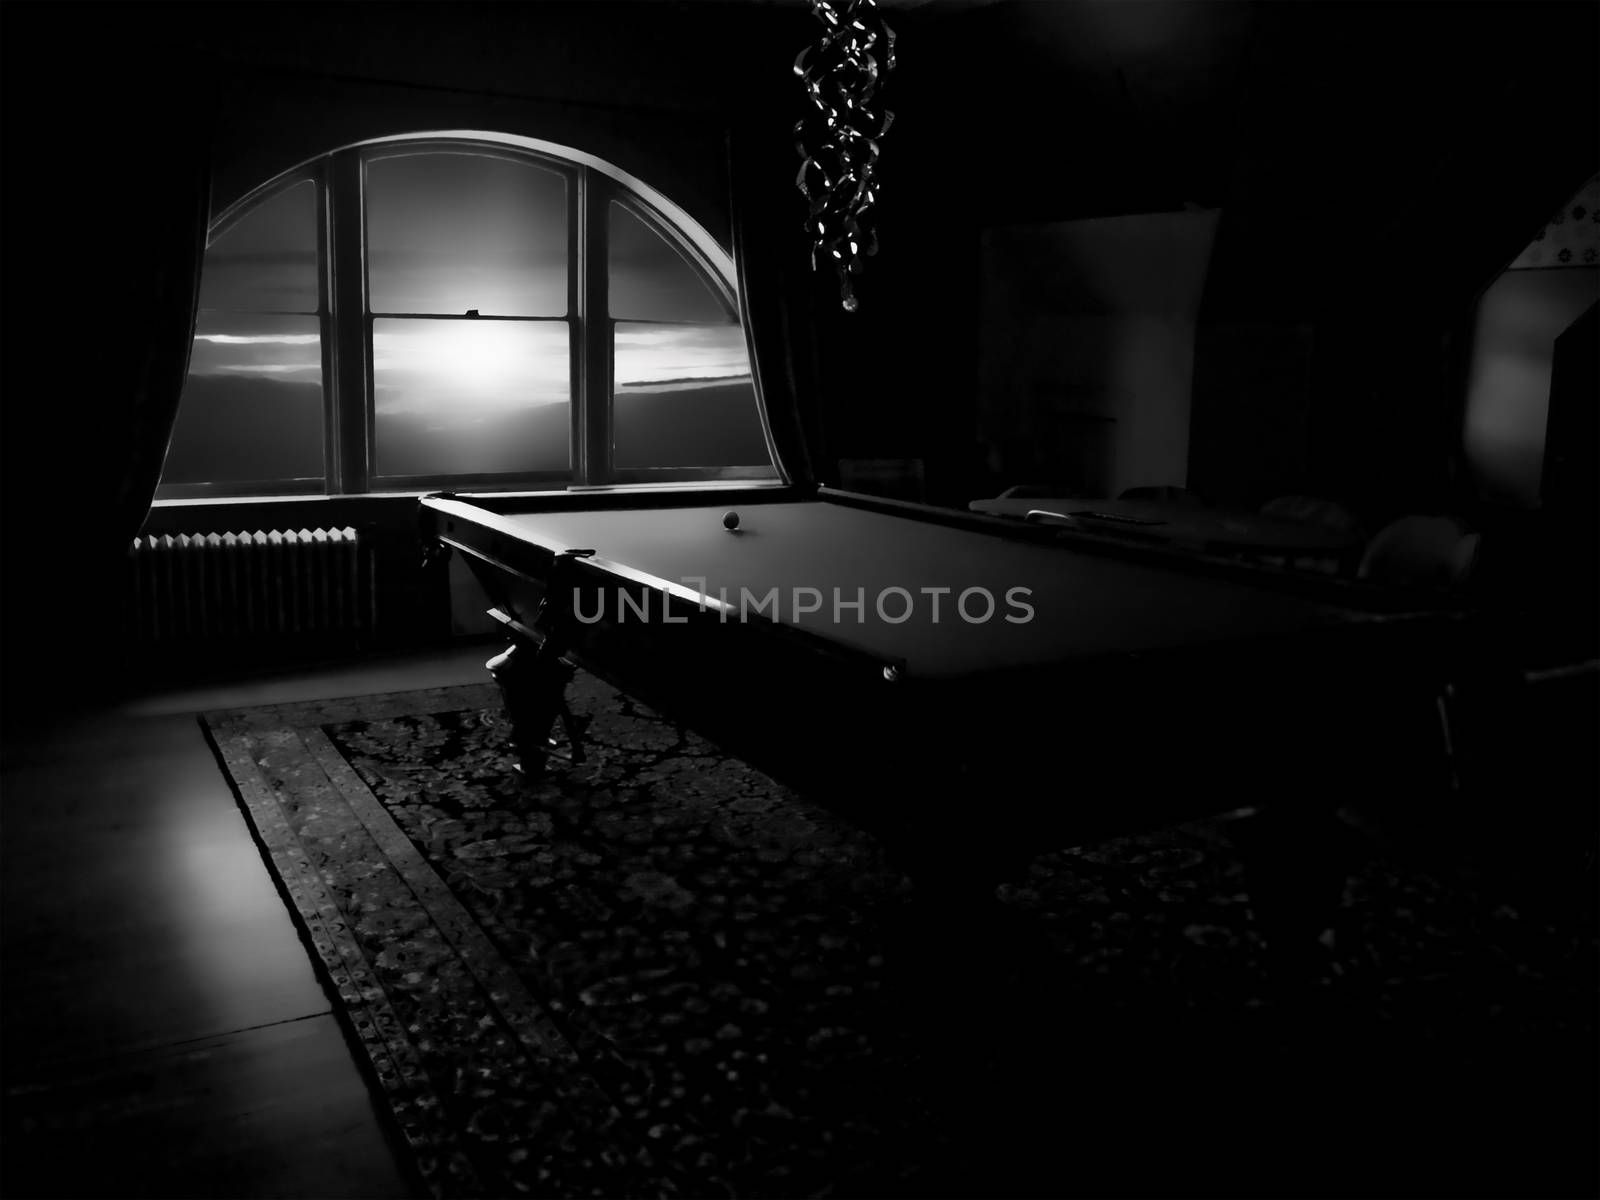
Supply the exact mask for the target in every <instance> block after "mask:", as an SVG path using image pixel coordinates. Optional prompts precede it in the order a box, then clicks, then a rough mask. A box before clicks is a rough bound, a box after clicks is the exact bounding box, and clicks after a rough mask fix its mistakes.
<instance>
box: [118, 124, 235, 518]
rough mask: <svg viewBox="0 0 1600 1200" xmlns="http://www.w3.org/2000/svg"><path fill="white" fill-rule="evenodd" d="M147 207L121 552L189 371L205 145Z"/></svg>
mask: <svg viewBox="0 0 1600 1200" xmlns="http://www.w3.org/2000/svg"><path fill="white" fill-rule="evenodd" d="M147 207H148V208H149V209H150V210H151V211H149V212H148V221H149V224H148V227H147V232H148V237H147V239H146V240H145V241H144V242H143V243H142V246H141V256H140V257H141V259H142V261H141V262H140V263H139V264H138V266H137V267H135V269H134V273H132V278H131V279H130V282H129V286H130V289H132V288H137V292H135V293H134V294H133V295H130V297H129V299H130V301H131V307H132V308H133V311H135V312H137V313H138V315H139V320H138V321H137V323H136V324H135V325H134V326H133V327H131V328H130V329H129V330H128V333H127V338H128V342H129V345H130V350H131V354H130V359H129V361H128V362H127V363H126V364H125V365H124V369H125V371H126V378H125V381H119V382H118V384H117V385H116V386H117V388H118V390H119V392H120V393H121V394H123V395H125V396H126V404H125V406H124V408H123V411H122V412H121V413H120V414H119V415H120V417H121V420H122V421H123V422H125V424H126V430H127V440H126V443H125V445H126V446H127V455H128V456H127V461H126V463H125V464H124V466H123V469H122V472H121V478H120V480H119V481H118V484H119V486H118V487H117V492H116V496H115V499H114V501H113V513H114V515H115V523H114V524H108V529H107V533H108V536H110V537H111V539H112V544H113V545H114V546H115V547H117V548H119V549H122V550H126V548H127V546H128V545H129V543H131V542H132V540H133V539H134V538H135V537H136V536H137V535H138V533H139V528H140V526H142V525H143V524H144V520H145V517H146V516H147V515H148V514H149V512H150V501H151V498H152V497H154V495H155V491H156V484H157V483H159V482H160V480H161V466H162V463H163V462H164V461H165V460H166V456H167V446H168V444H169V443H170V442H171V440H172V427H173V424H174V423H175V422H176V420H177V417H178V399H179V397H180V396H181V395H182V394H183V382H184V379H185V378H186V377H187V376H188V374H189V352H190V350H191V348H192V347H193V346H194V330H195V315H196V308H197V305H198V303H199V298H200V266H201V263H202V261H203V259H204V257H205V249H206V227H207V223H208V222H209V220H210V215H211V156H210V153H209V148H208V147H207V146H206V145H205V143H204V142H196V143H195V144H193V145H191V146H188V147H184V148H179V149H178V150H177V151H176V154H175V161H174V162H173V164H172V174H171V176H170V178H169V179H168V180H166V181H163V182H162V186H160V187H159V188H158V189H157V193H156V195H155V196H154V197H152V199H151V202H150V203H149V204H148V206H147ZM141 301H142V303H141Z"/></svg>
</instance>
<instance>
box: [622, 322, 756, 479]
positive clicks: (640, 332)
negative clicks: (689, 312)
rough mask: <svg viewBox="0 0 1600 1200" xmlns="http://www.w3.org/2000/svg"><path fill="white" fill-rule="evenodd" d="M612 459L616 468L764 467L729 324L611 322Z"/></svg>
mask: <svg viewBox="0 0 1600 1200" xmlns="http://www.w3.org/2000/svg"><path fill="white" fill-rule="evenodd" d="M615 336H616V341H615V344H614V348H613V351H612V353H613V358H612V377H613V379H614V380H615V387H614V390H613V392H612V413H613V416H612V421H613V439H614V440H613V455H614V458H615V461H616V465H617V466H619V467H750V466H767V465H769V464H770V463H771V461H772V460H771V458H770V456H769V455H768V454H767V442H766V438H765V437H764V436H763V434H762V431H761V417H760V414H759V413H758V412H757V410H756V393H755V387H754V386H753V384H752V382H751V379H750V360H749V357H748V355H747V354H746V351H745V345H744V333H743V331H742V330H741V329H740V328H739V327H738V326H737V325H699V326H695V325H645V324H634V323H632V322H626V323H624V322H619V323H618V324H617V326H616V335H615Z"/></svg>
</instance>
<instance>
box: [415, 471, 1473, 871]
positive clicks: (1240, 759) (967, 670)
mask: <svg viewBox="0 0 1600 1200" xmlns="http://www.w3.org/2000/svg"><path fill="white" fill-rule="evenodd" d="M730 513H736V514H737V526H736V527H735V528H731V529H730V528H728V527H727V526H728V525H729V524H732V523H733V518H732V517H729V515H728V514H730ZM725 518H727V520H725ZM421 525H422V533H423V536H424V539H425V544H428V545H433V546H436V547H438V548H442V549H443V551H444V552H445V553H448V552H451V551H453V552H456V553H458V554H460V555H461V556H463V557H464V559H465V560H466V562H467V564H468V565H469V566H470V568H471V570H472V571H473V573H474V574H475V575H476V577H477V578H478V579H479V580H480V581H481V583H482V584H483V587H484V588H485V590H486V592H487V594H488V596H489V597H490V599H491V601H492V603H493V605H494V607H493V609H492V610H491V615H492V616H494V617H495V618H496V620H498V621H499V622H500V624H501V625H502V626H503V628H504V630H505V632H506V634H507V637H508V640H509V642H510V649H509V650H508V651H507V652H506V653H504V654H501V655H498V656H497V657H495V658H494V659H493V660H491V662H490V664H489V667H490V670H491V672H492V673H493V675H494V677H495V679H496V680H497V681H498V682H499V684H500V685H501V688H502V690H503V693H504V695H505V700H506V704H507V708H508V711H509V713H510V714H511V717H512V721H513V728H514V737H515V742H516V749H517V751H518V754H519V756H520V759H521V763H522V769H523V770H525V771H527V772H531V773H537V772H540V771H543V770H546V769H549V764H550V761H551V759H552V757H553V756H554V757H559V756H561V755H563V754H571V753H573V752H574V751H575V752H576V753H578V754H581V753H582V731H581V727H580V726H579V725H578V724H577V723H576V722H575V721H574V720H572V719H571V714H570V713H569V712H567V711H566V709H565V703H564V700H563V692H564V688H565V685H566V683H567V681H568V680H569V679H570V677H571V675H572V673H573V670H574V669H575V668H579V667H581V668H582V669H585V670H588V671H590V672H592V673H593V674H595V675H597V676H599V677H600V678H602V679H604V680H606V681H607V682H609V683H611V684H613V685H614V686H616V687H618V688H619V689H620V690H622V691H624V692H627V693H629V694H630V695H632V696H634V697H635V698H636V699H638V700H640V701H642V702H643V703H645V704H647V705H649V706H651V707H652V708H655V709H656V710H657V711H659V712H661V713H662V714H663V715H665V716H668V717H670V718H673V719H675V720H677V721H680V722H681V723H683V724H685V725H686V726H688V727H689V728H691V729H694V730H695V731H697V732H699V733H701V734H702V735H704V736H706V737H707V738H709V739H710V740H711V741H713V742H715V743H717V744H719V745H720V746H721V747H722V748H723V749H725V750H726V751H728V752H729V753H731V754H734V755H737V756H739V757H741V758H743V759H745V760H746V761H748V762H750V763H751V764H752V765H754V766H756V767H758V768H760V769H763V770H765V771H766V772H768V773H769V774H770V775H772V776H773V777H774V778H776V779H777V780H779V781H780V782H783V783H785V784H788V785H791V786H793V787H795V788H796V789H798V790H800V791H802V792H805V793H808V794H810V795H811V796H813V797H816V798H817V799H819V800H821V801H822V802H823V803H824V804H826V805H829V806H831V807H834V808H835V809H838V810H841V811H842V812H843V814H844V815H846V816H848V817H849V818H851V819H853V820H856V821H858V822H859V823H861V824H862V825H864V826H865V827H867V828H868V829H870V830H872V831H873V832H875V833H877V834H879V835H880V836H881V837H882V838H883V839H884V842H885V845H886V846H888V847H889V848H890V849H891V850H892V851H893V852H895V853H898V854H900V855H901V857H902V860H903V862H904V863H905V864H906V866H907V868H908V870H910V871H911V872H912V874H913V877H914V878H915V879H917V880H918V882H919V883H920V884H922V885H923V886H924V887H926V888H927V889H928V890H930V891H936V890H941V889H949V888H955V889H956V890H961V889H971V888H975V887H981V886H984V885H987V884H988V883H989V882H990V881H993V880H994V879H997V878H1000V877H1002V876H1003V874H1004V873H1005V872H1006V871H1007V870H1010V869H1012V868H1013V867H1014V866H1015V865H1016V864H1017V862H1018V861H1019V859H1021V858H1022V857H1024V856H1026V855H1028V854H1031V853H1036V852H1039V851H1042V850H1045V849H1050V848H1062V847H1066V846H1072V845H1081V844H1083V843H1085V842H1086V841H1089V840H1092V839H1095V838H1099V837H1104V836H1111V835H1115V834H1119V833H1131V832H1136V831H1140V830H1144V829H1148V828H1152V827H1156V826H1159V825H1162V824H1166V823H1171V822H1174V821H1177V820H1181V819H1185V818H1188V817H1195V816H1201V815H1208V814H1214V813H1218V812H1222V811H1232V810H1237V809H1244V808H1250V807H1256V808H1259V809H1261V811H1262V812H1264V813H1266V814H1271V815H1273V817H1274V819H1275V820H1276V821H1277V822H1278V825H1277V827H1276V832H1275V833H1274V835H1273V836H1274V837H1276V838H1277V839H1278V843H1277V844H1278V846H1279V848H1280V850H1281V851H1282V854H1280V855H1279V860H1280V861H1279V863H1278V867H1279V874H1280V875H1282V874H1283V873H1284V869H1285V867H1284V864H1286V863H1288V862H1290V861H1291V860H1295V859H1298V858H1300V857H1303V855H1304V854H1305V853H1306V852H1307V851H1311V850H1314V849H1315V847H1316V845H1317V844H1318V842H1319V840H1320V839H1321V838H1322V836H1323V832H1322V830H1323V827H1322V826H1320V825H1319V824H1318V822H1320V821H1324V820H1326V819H1327V817H1328V814H1329V813H1331V812H1332V811H1333V810H1334V809H1335V808H1336V807H1337V806H1338V804H1339V802H1340V799H1341V797H1343V796H1347V795H1348V794H1349V792H1348V789H1351V788H1367V787H1368V785H1369V783H1370V781H1371V779H1373V778H1375V777H1376V778H1381V777H1382V776H1381V767H1382V764H1380V763H1374V762H1373V761H1372V758H1373V756H1374V755H1377V754H1378V753H1379V751H1378V750H1377V746H1378V745H1379V744H1393V742H1394V737H1393V734H1394V732H1395V731H1394V730H1393V728H1392V727H1387V726H1382V725H1381V724H1380V723H1381V722H1386V721H1391V719H1392V715H1393V714H1394V713H1395V712H1411V713H1414V714H1415V715H1416V724H1415V727H1414V728H1412V729H1409V730H1407V731H1405V736H1406V737H1407V738H1411V739H1415V740H1416V742H1417V744H1423V743H1426V742H1427V740H1428V739H1430V738H1433V737H1436V736H1437V734H1438V730H1437V727H1436V726H1433V725H1431V724H1430V721H1431V720H1432V718H1433V714H1434V710H1433V707H1432V703H1431V700H1432V696H1433V695H1434V694H1435V692H1436V689H1437V687H1438V686H1439V684H1440V681H1441V680H1442V679H1443V678H1445V677H1446V675H1447V673H1448V670H1449V666H1450V663H1451V661H1452V659H1453V656H1454V655H1455V654H1456V653H1457V652H1458V651H1459V649H1460V646H1461V639H1462V638H1463V636H1464V629H1465V628H1466V624H1467V623H1466V622H1465V620H1464V618H1463V614H1462V613H1461V612H1459V611H1457V610H1455V609H1454V608H1452V607H1450V606H1449V605H1446V604H1443V603H1440V602H1438V601H1436V600H1435V599H1433V598H1419V597H1417V596H1409V595H1398V594H1396V593H1392V592H1388V591H1384V590H1381V589H1377V588H1374V587H1371V586H1369V585H1366V584H1363V583H1359V582H1356V581H1351V580H1340V579H1332V578H1321V577H1314V576H1306V575H1303V574H1299V573H1295V572H1290V571H1275V570H1271V569H1264V568H1260V567H1249V566H1243V565H1241V564H1239V563H1237V562H1234V561H1231V560H1226V559H1213V558H1207V557H1204V556H1201V555H1195V554H1185V553H1176V552H1173V551H1171V550H1167V549H1162V548H1158V547H1144V546H1139V545H1135V544H1126V545H1124V544H1120V543H1112V542H1108V541H1107V540H1106V539H1103V538H1096V537H1084V536H1080V535H1076V534H1075V533H1074V532H1073V531H1072V530H1071V529H1065V528H1060V527H1050V526H1033V525H1022V524H1018V523H1016V522H1013V521H1007V520H1005V519H1003V518H996V517H987V516H983V515H976V514H971V513H962V512H956V511H954V510H946V509H938V508H932V507H929V506H925V505H919V504H910V503H907V502H902V501H891V500H885V499H878V498H872V497H867V496H861V495H855V494H851V493H846V492H840V491H834V490H829V489H825V488H824V489H816V490H813V491H810V492H802V491H799V490H796V489H789V488H768V489H743V490H728V491H725V492H715V491H712V492H679V493H651V494H648V495H642V494H638V493H591V494H567V495H560V496H551V495H544V496H503V495H501V496H496V495H490V494H479V495H472V496H466V495H454V494H447V493H441V494H437V495H433V496H429V497H426V498H424V499H423V500H422V501H421ZM1402 699H1404V700H1406V701H1407V703H1406V704H1397V701H1398V700H1402ZM1380 713H1381V714H1384V715H1383V716H1382V717H1380V716H1379V715H1378V714H1380ZM563 725H564V726H565V736H564V737H555V736H553V734H556V733H558V732H559V731H560V730H561V728H562V726H563ZM1374 771H1378V772H1379V774H1378V775H1376V776H1374V775H1373V774H1372V773H1373V772H1374ZM1303 867H1304V863H1302V862H1298V861H1296V862H1295V864H1294V867H1293V870H1292V871H1290V872H1289V874H1291V875H1293V876H1294V877H1295V878H1309V877H1310V875H1312V874H1314V873H1313V872H1309V871H1306V870H1304V869H1303ZM990 890H991V891H992V887H991V888H990Z"/></svg>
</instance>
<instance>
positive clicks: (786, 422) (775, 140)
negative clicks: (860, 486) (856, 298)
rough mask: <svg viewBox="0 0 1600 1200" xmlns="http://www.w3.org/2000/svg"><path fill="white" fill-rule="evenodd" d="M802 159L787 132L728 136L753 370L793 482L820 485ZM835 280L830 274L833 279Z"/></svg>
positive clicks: (736, 247)
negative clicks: (799, 178)
mask: <svg viewBox="0 0 1600 1200" xmlns="http://www.w3.org/2000/svg"><path fill="white" fill-rule="evenodd" d="M797 167H798V160H797V159H796V158H795V156H794V148H793V146H792V145H791V144H790V142H789V140H788V139H787V138H786V136H785V131H784V130H783V129H781V128H772V127H769V126H761V127H759V128H742V129H739V130H736V131H735V132H733V133H732V134H731V135H730V138H729V176H730V179H731V184H732V208H733V255H734V261H735V263H736V265H737V267H738V272H739V293H740V297H741V303H742V305H743V307H744V312H743V317H744V322H745V329H746V331H747V335H748V338H749V341H750V346H751V351H752V353H751V359H752V366H753V369H754V370H755V371H756V372H757V378H758V379H759V380H760V384H761V397H762V402H763V404H764V405H765V406H766V412H767V421H768V425H769V428H770V429H771V431H772V438H773V442H774V448H775V449H776V451H777V454H778V459H779V461H780V462H781V463H782V464H783V468H784V470H785V471H786V472H787V474H788V476H789V478H790V481H791V482H793V483H795V484H798V485H801V486H809V485H810V484H812V483H814V482H816V479H817V472H816V469H815V466H814V464H816V463H818V462H820V461H823V458H822V455H821V450H822V431H821V428H820V423H819V409H818V405H817V395H818V387H819V376H820V369H819V365H818V359H817V341H816V324H817V320H816V308H815V305H816V296H817V288H816V280H815V277H814V273H813V272H812V270H811V259H810V251H809V247H808V244H807V242H806V237H805V231H804V228H803V225H802V222H803V220H804V218H805V198H804V197H803V196H801V194H800V192H799V190H798V189H797V188H796V187H795V186H794V176H795V171H796V169H797ZM830 279H831V276H830Z"/></svg>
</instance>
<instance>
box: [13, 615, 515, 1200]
mask: <svg viewBox="0 0 1600 1200" xmlns="http://www.w3.org/2000/svg"><path fill="white" fill-rule="evenodd" d="M485 657H486V655H485V652H484V648H483V647H482V646H468V647H464V648H457V649H452V650H449V651H440V652H434V653H430V654H423V655H416V656H410V657H406V658H398V659H389V660H384V661H375V662H367V663H364V664H361V665H357V666H354V667H350V668H348V669H337V670H331V669H330V670H320V671H310V672H302V673H299V674H292V675H284V676H279V677H275V678H262V679H257V680H255V681H251V682H244V683H233V684H227V685H220V686H209V687H204V688H194V689H190V690H186V691H167V692H165V693H159V694H147V695H143V696H140V697H138V698H137V699H135V700H132V701H121V702H118V703H116V704H114V705H108V706H106V707H104V708H103V709H102V710H101V711H99V712H95V713H90V714H87V715H84V716H82V717H76V718H74V719H73V720H72V721H71V722H70V723H67V724H63V725H58V726H56V727H54V728H50V729H31V728H20V727H18V726H17V725H16V723H15V722H13V724H12V726H11V727H9V728H8V729H7V731H6V739H5V740H6V744H5V746H4V753H3V759H0V819H3V834H4V836H3V839H0V867H3V877H0V878H3V892H0V900H3V909H0V917H3V934H4V941H3V976H0V980H3V982H0V986H3V1008H0V1037H3V1050H4V1058H3V1063H0V1069H3V1072H4V1074H3V1080H4V1097H5V1109H4V1145H3V1157H0V1193H3V1194H4V1195H5V1196H7V1197H9V1198H12V1200H20V1198H23V1197H30V1196H40V1197H43V1196H107V1197H110V1196H118V1197H121V1196H206V1197H256V1196H273V1197H286V1198H287V1197H365V1196H373V1197H399V1196H410V1195H413V1194H415V1193H416V1188H415V1186H414V1184H413V1181H412V1180H411V1179H410V1178H409V1177H408V1176H407V1175H406V1173H405V1171H404V1168H403V1166H402V1163H403V1159H402V1158H401V1157H400V1156H398V1155H396V1154H395V1153H394V1149H393V1145H392V1143H391V1141H390V1134H389V1131H388V1130H387V1128H386V1126H385V1125H384V1124H383V1121H382V1120H381V1118H380V1114H379V1111H378V1110H377V1109H376V1108H375V1107H374V1104H373V1101H372V1098H371V1093H370V1092H369V1090H368V1087H367V1084H366V1081H365V1079H364V1077H363V1075H362V1073H361V1071H360V1069H358V1067H357V1065H356V1063H357V1060H356V1059H355V1057H354V1056H353V1055H352V1053H351V1049H350V1046H349V1045H348V1044H347V1042H346V1039H345V1034H344V1031H343V1029H342V1028H341V1026H340V1023H339V1021H338V1019H337V1018H336V1016H335V1015H334V1011H335V1010H334V1005H333V1003H332V1001H331V999H330V997H329V996H328V995H327V994H326V993H325V991H324V989H323V987H322V985H321V984H320V982H319V980H318V978H317V977H316V975H315V974H314V973H313V969H312V965H311V962H312V960H311V958H310V956H309V954H308V951H307V949H306V947H305V946H303V945H302V943H301V941H300V938H299V936H298V934H297V931H296V928H295V926H294V924H293V922H292V920H291V918H290V915H289V910H288V908H287V907H286V906H285V903H284V901H283V899H282V898H281V897H280V896H279V894H278V892H277V890H276V888H275V885H274V883H273V881H272V878H271V876H270V875H269V874H268V872H267V869H266V867H265V866H264V865H263V863H262V860H261V855H260V852H259V850H258V848H257V847H256V844H255V842H254V841H253V840H252V838H251V835H250V832H249V829H248V827H247V826H246V823H245V820H244V818H243V816H242V814H241V813H240V811H239V809H238V806H237V805H236V803H235V801H234V798H233V795H232V793H231V792H230V790H229V788H228V785H227V783H226V781H225V780H224V778H223V775H222V773H221V771H220V769H219V768H218V766H217V764H216V761H215V759H214V758H213V756H212V753H211V750H210V748H209V746H208V745H207V743H206V741H205V738H204V736H203V735H202V733H201V730H200V727H199V724H198V722H197V721H196V719H195V715H194V714H195V713H196V712H198V711H202V710H204V709H208V708H217V707H233V706H238V705H249V704H263V703H272V702H278V701H288V700H301V699H316V698H322V697H330V696H341V695H360V694H364V693H369V692H383V691H399V690H407V689H411V688H418V687H433V686H442V685H448V684H453V683H471V682H481V681H483V680H484V679H485V678H486V675H485V673H484V670H483V660H484V658H485Z"/></svg>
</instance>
